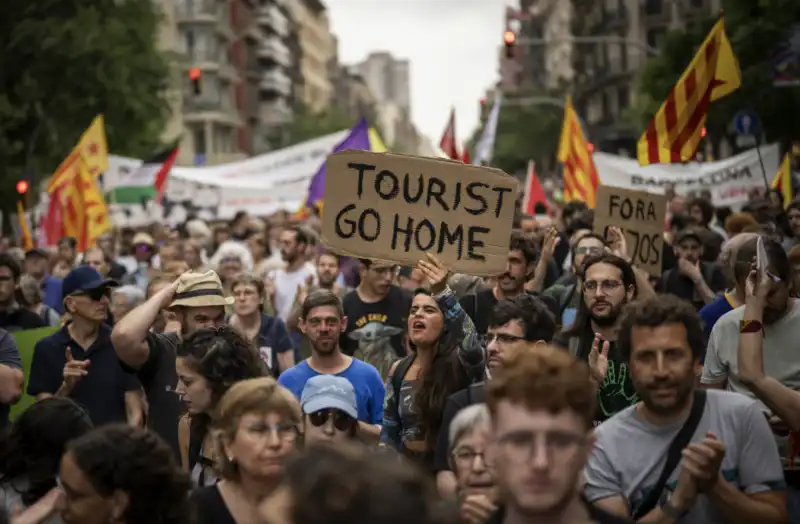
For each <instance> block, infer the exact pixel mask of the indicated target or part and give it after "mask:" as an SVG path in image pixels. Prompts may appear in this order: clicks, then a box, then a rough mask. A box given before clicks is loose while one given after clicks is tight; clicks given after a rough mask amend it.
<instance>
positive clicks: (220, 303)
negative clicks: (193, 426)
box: [111, 271, 234, 457]
mask: <svg viewBox="0 0 800 524" xmlns="http://www.w3.org/2000/svg"><path fill="white" fill-rule="evenodd" d="M233 301H234V299H233V298H232V297H229V298H226V297H225V295H224V292H223V291H222V282H221V281H220V279H219V276H218V275H217V274H216V273H215V272H213V271H207V272H206V273H193V272H189V273H184V274H183V275H181V276H180V277H179V278H178V279H177V280H175V281H174V282H173V283H171V284H170V285H168V286H165V287H163V288H162V289H161V290H159V291H158V292H156V293H155V294H154V295H153V296H152V297H150V298H149V299H148V300H147V302H145V303H144V304H142V305H141V306H139V307H137V308H136V309H134V310H133V311H131V312H130V313H128V314H127V315H125V318H123V319H122V320H120V321H119V323H117V325H115V326H114V331H113V332H112V333H111V342H112V343H113V344H114V349H115V350H116V352H117V356H118V357H119V360H120V362H121V363H122V365H123V367H124V368H126V369H127V370H128V371H130V372H133V373H136V376H137V377H138V378H139V382H141V383H142V386H143V387H144V391H145V394H146V395H147V404H148V406H149V411H148V420H147V425H148V427H149V428H150V429H152V430H153V431H155V432H156V433H158V434H159V435H160V436H161V438H163V439H164V440H165V441H167V443H168V444H169V445H170V446H172V449H173V451H175V453H176V457H177V456H180V455H179V451H178V417H179V416H180V410H179V403H178V401H179V399H178V395H176V394H175V385H176V384H177V382H178V376H177V374H176V372H175V351H176V349H177V347H178V344H179V343H180V339H181V337H182V336H187V335H190V334H192V333H194V332H195V331H198V330H200V329H203V328H213V327H219V326H221V325H223V324H224V323H225V307H226V306H230V305H231V304H232V303H233ZM163 309H170V310H171V312H172V313H173V314H174V315H175V318H176V320H177V321H178V322H179V323H180V332H179V333H174V332H170V333H154V332H152V331H151V330H150V326H152V325H153V324H154V323H155V322H156V319H157V318H158V317H159V316H160V315H161V311H162V310H163Z"/></svg>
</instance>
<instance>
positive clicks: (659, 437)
mask: <svg viewBox="0 0 800 524" xmlns="http://www.w3.org/2000/svg"><path fill="white" fill-rule="evenodd" d="M687 416H688V415H687ZM684 422H685V419H683V420H678V421H676V422H674V423H672V424H670V425H668V426H663V427H662V426H654V425H652V424H650V423H649V422H647V421H645V420H644V419H643V418H641V417H640V416H639V415H638V414H637V413H636V406H635V405H634V406H631V407H629V408H627V409H626V410H624V411H620V412H619V413H617V414H616V415H614V416H613V417H611V418H610V419H608V420H607V421H605V422H603V423H602V424H601V425H600V426H599V427H598V428H597V429H596V430H595V436H596V438H597V442H596V444H595V447H594V450H593V452H592V455H591V457H590V458H589V462H588V463H587V465H586V468H585V471H584V473H585V476H586V486H585V493H586V497H587V498H588V500H589V501H590V502H596V501H598V500H602V499H605V498H608V497H612V496H615V495H622V496H623V497H624V498H625V500H626V501H627V502H628V508H629V510H630V512H631V514H632V513H633V512H634V511H635V510H636V508H638V507H639V505H640V504H641V503H642V502H644V499H645V496H646V494H647V493H648V491H649V490H650V489H652V488H653V486H654V485H655V483H656V481H657V480H658V477H659V476H660V475H661V471H662V469H663V468H664V462H666V459H667V450H668V449H669V445H670V443H671V442H672V439H673V438H675V435H677V433H678V431H679V430H680V428H681V426H683V423H684ZM709 431H713V432H714V434H715V435H716V436H717V438H718V439H719V440H720V441H722V443H724V444H725V458H724V459H723V460H722V466H721V468H720V470H721V472H722V475H723V476H724V477H725V479H726V480H727V481H728V482H730V483H732V484H733V485H735V486H737V487H738V488H739V489H741V490H742V491H743V492H745V493H748V494H750V493H760V492H764V491H771V490H779V489H785V488H786V484H785V482H784V479H783V471H782V470H781V462H780V459H779V457H778V448H777V445H776V444H775V439H773V438H772V432H771V431H770V428H769V425H768V424H767V419H766V418H765V417H764V415H763V414H762V413H761V410H760V409H759V407H758V404H756V403H755V402H754V401H752V400H751V399H749V398H747V397H745V396H744V395H739V394H738V393H729V392H727V391H716V390H710V391H708V392H707V400H706V406H705V409H704V411H703V416H702V418H701V419H700V423H699V424H698V426H697V429H696V430H695V432H694V435H693V436H692V440H691V442H699V441H701V440H702V439H703V438H705V436H706V433H707V432H709ZM680 471H681V464H680V463H678V466H677V467H676V468H675V470H674V471H673V473H672V476H671V477H670V479H669V481H668V482H667V486H666V487H665V488H664V489H665V490H668V491H669V492H672V491H673V490H674V489H675V487H676V485H677V481H678V475H679V474H680ZM680 522H681V524H712V523H717V522H718V523H720V524H724V523H725V522H726V521H725V520H724V518H723V517H722V515H721V514H720V513H719V512H718V511H717V509H716V508H714V506H713V505H712V503H711V501H710V500H709V499H708V498H707V497H706V496H705V495H700V496H698V498H697V502H696V503H695V505H694V507H693V508H692V510H691V511H690V512H689V514H688V515H686V517H684V518H682V519H681V520H680Z"/></svg>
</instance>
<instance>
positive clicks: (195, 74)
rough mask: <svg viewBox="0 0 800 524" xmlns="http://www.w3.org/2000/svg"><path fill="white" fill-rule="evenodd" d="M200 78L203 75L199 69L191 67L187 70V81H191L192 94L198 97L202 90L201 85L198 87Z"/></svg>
mask: <svg viewBox="0 0 800 524" xmlns="http://www.w3.org/2000/svg"><path fill="white" fill-rule="evenodd" d="M202 76H203V73H202V72H201V71H200V68H199V67H193V68H191V69H189V80H191V81H192V92H193V93H194V94H195V95H199V94H200V92H201V91H202V90H203V88H202V85H200V81H201V77H202Z"/></svg>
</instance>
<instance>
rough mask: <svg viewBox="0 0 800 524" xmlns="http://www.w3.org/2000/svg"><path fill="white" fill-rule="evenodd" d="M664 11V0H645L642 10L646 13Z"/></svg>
mask: <svg viewBox="0 0 800 524" xmlns="http://www.w3.org/2000/svg"><path fill="white" fill-rule="evenodd" d="M662 11H664V0H647V1H646V2H645V5H644V12H645V13H646V14H648V15H660V14H661V13H662Z"/></svg>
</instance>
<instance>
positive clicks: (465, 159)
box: [461, 144, 472, 164]
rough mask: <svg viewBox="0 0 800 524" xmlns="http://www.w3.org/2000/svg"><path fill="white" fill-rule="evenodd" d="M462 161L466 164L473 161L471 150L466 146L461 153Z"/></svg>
mask: <svg viewBox="0 0 800 524" xmlns="http://www.w3.org/2000/svg"><path fill="white" fill-rule="evenodd" d="M461 161H462V162H464V163H465V164H471V163H472V160H470V158H469V148H468V147H467V146H466V144H465V145H464V149H463V150H462V151H461Z"/></svg>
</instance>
